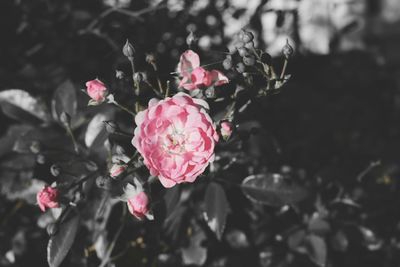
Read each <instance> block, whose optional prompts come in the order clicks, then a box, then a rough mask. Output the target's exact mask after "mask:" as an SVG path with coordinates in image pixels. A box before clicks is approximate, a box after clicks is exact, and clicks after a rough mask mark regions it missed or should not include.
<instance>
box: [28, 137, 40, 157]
mask: <svg viewBox="0 0 400 267" xmlns="http://www.w3.org/2000/svg"><path fill="white" fill-rule="evenodd" d="M29 149H30V150H31V152H32V153H33V154H38V153H39V152H40V150H41V145H40V142H39V141H36V140H34V141H32V143H31V145H30V146H29Z"/></svg>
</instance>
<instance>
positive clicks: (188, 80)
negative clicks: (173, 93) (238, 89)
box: [178, 50, 229, 90]
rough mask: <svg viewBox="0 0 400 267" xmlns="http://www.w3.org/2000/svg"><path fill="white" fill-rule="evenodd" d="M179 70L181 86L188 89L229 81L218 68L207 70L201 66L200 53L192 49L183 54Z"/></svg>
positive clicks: (217, 84)
mask: <svg viewBox="0 0 400 267" xmlns="http://www.w3.org/2000/svg"><path fill="white" fill-rule="evenodd" d="M178 72H179V73H180V75H181V77H182V79H181V81H180V82H179V87H183V88H185V89H186V90H194V89H201V88H205V87H210V86H219V85H223V84H225V83H228V82H229V80H228V78H227V77H226V76H225V75H224V74H223V73H222V72H220V71H218V70H211V71H207V70H205V69H204V68H202V67H200V58H199V55H198V54H196V53H195V52H193V51H192V50H187V51H185V52H184V53H183V54H182V55H181V58H180V61H179V64H178Z"/></svg>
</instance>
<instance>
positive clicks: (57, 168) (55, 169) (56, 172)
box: [50, 164, 61, 177]
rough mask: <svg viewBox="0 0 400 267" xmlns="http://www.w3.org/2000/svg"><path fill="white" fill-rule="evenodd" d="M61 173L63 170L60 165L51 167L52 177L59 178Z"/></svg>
mask: <svg viewBox="0 0 400 267" xmlns="http://www.w3.org/2000/svg"><path fill="white" fill-rule="evenodd" d="M60 172H61V168H60V166H59V165H57V164H53V165H51V167H50V173H51V175H53V176H54V177H57V176H59V175H60Z"/></svg>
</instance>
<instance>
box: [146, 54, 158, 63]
mask: <svg viewBox="0 0 400 267" xmlns="http://www.w3.org/2000/svg"><path fill="white" fill-rule="evenodd" d="M146 62H147V63H149V64H154V63H156V57H155V56H154V54H152V53H150V54H147V55H146Z"/></svg>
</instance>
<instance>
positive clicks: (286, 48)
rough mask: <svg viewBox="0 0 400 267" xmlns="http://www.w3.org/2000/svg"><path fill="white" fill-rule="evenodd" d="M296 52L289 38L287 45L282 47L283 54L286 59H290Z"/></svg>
mask: <svg viewBox="0 0 400 267" xmlns="http://www.w3.org/2000/svg"><path fill="white" fill-rule="evenodd" d="M293 53H294V50H293V47H292V46H291V45H290V44H289V40H286V44H285V46H284V47H283V48H282V54H283V55H284V56H285V58H286V59H289V58H290V57H291V56H292V55H293Z"/></svg>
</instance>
